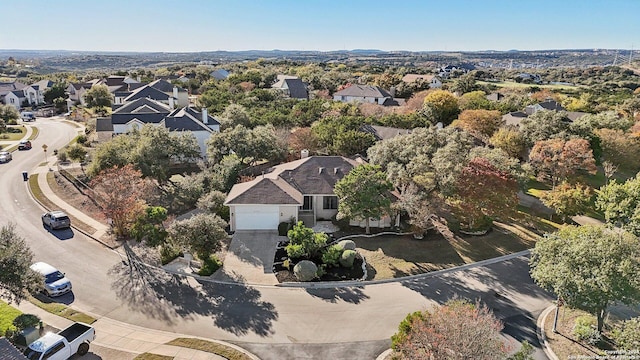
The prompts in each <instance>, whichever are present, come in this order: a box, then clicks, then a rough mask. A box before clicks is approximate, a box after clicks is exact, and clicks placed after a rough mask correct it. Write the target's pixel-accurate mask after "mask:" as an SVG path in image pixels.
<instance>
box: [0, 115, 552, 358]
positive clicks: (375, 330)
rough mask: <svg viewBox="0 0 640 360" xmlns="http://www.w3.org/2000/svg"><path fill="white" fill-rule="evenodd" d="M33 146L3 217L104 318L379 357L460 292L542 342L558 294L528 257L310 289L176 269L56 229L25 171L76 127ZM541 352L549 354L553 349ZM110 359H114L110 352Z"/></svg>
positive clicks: (51, 131) (13, 180)
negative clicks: (545, 314) (140, 262)
mask: <svg viewBox="0 0 640 360" xmlns="http://www.w3.org/2000/svg"><path fill="white" fill-rule="evenodd" d="M35 126H37V127H38V128H39V129H40V135H39V136H38V138H37V139H36V140H34V141H33V149H32V150H29V151H20V152H15V153H14V159H13V160H12V161H11V162H10V163H8V164H1V165H0V189H5V190H4V191H3V192H2V196H0V224H6V223H9V222H13V223H15V224H16V226H17V230H18V232H19V233H20V234H21V235H22V236H23V237H25V239H26V240H27V242H28V243H29V245H30V247H31V249H32V250H33V252H34V254H35V259H36V260H37V261H45V262H48V263H50V264H52V265H54V266H56V267H57V268H59V269H60V270H61V271H63V272H65V273H66V274H67V277H69V278H70V279H71V281H72V282H73V287H74V290H73V293H72V294H67V295H65V296H62V297H61V298H59V301H61V302H64V303H66V304H69V305H71V306H73V307H75V308H77V309H79V310H82V311H85V312H88V313H90V314H93V315H95V316H97V317H101V316H106V317H109V318H113V319H115V320H119V321H123V322H128V323H132V324H136V325H138V326H143V327H148V328H153V329H158V330H165V331H174V332H178V333H184V334H189V335H194V336H202V337H207V338H214V339H220V340H226V341H230V342H233V343H236V344H238V345H240V346H242V347H244V348H246V349H248V350H250V351H252V352H254V353H255V354H256V355H258V356H259V357H261V358H262V359H325V358H331V359H354V358H357V359H372V358H375V357H376V356H377V355H378V354H379V353H381V352H382V351H384V350H385V349H387V348H388V347H389V344H390V340H389V338H390V336H391V335H392V334H393V333H394V332H395V331H396V329H397V326H398V324H399V322H400V321H401V320H402V319H403V318H404V317H405V316H406V315H407V314H408V313H410V312H413V311H416V310H422V309H426V308H428V307H430V306H433V305H434V304H437V303H444V302H446V301H447V300H448V299H450V298H453V297H455V296H458V297H464V298H469V299H472V300H476V299H479V300H481V301H482V302H484V303H486V304H487V305H488V306H489V307H491V308H492V309H493V310H494V311H495V313H496V315H497V316H498V317H499V318H500V319H502V320H503V321H504V322H505V330H504V334H505V337H506V338H507V339H509V341H511V342H512V343H514V344H515V343H516V342H520V341H522V340H527V341H529V342H530V343H532V344H534V345H536V346H538V344H537V343H538V342H537V338H536V336H535V319H536V318H537V316H538V314H539V313H540V312H542V310H544V308H545V307H547V306H548V305H549V301H550V299H551V298H550V296H549V294H547V293H545V292H543V291H542V290H540V289H539V288H538V287H537V286H535V285H534V284H533V282H532V281H531V279H530V278H529V275H528V271H529V267H528V263H527V259H526V258H516V259H512V260H509V261H505V262H501V263H496V264H492V265H488V266H483V267H478V268H473V269H468V270H465V271H459V272H452V273H447V274H443V275H440V276H436V277H430V278H427V279H423V280H413V281H405V282H395V283H387V284H378V285H370V286H363V287H353V288H337V289H301V288H278V287H260V286H246V285H242V284H238V285H229V284H220V283H215V282H209V281H197V280H195V279H193V278H184V277H180V276H175V275H170V274H167V273H164V272H162V271H158V270H155V269H152V268H147V267H144V266H136V265H135V262H127V263H126V264H125V263H123V262H122V261H121V258H120V256H119V255H118V254H116V253H115V252H113V251H111V250H109V249H107V248H105V247H103V246H102V245H100V244H98V243H97V242H96V241H94V240H92V239H90V238H88V237H86V236H84V235H83V234H81V233H79V232H75V231H72V230H61V231H47V230H46V229H44V228H43V227H42V224H41V222H40V215H41V214H42V212H43V210H42V209H41V208H40V206H39V205H37V204H36V203H35V202H34V201H33V200H32V199H31V198H30V196H29V195H28V192H27V186H26V183H25V182H23V181H22V176H21V172H22V171H24V170H30V169H33V168H35V167H36V166H38V165H39V164H41V163H42V162H44V160H45V155H44V152H43V151H42V144H47V145H48V149H49V151H52V149H57V148H60V147H62V146H63V145H64V144H66V143H67V142H68V141H69V140H70V139H71V138H73V137H74V136H75V135H76V130H75V129H74V128H73V127H71V126H70V125H68V124H65V123H63V122H61V121H59V120H57V119H55V118H53V119H46V118H39V119H38V120H37V121H36V122H35ZM536 357H537V358H539V359H545V358H546V357H544V355H543V354H541V353H540V354H537V355H536ZM105 359H106V357H105Z"/></svg>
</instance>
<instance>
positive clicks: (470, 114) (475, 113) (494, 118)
mask: <svg viewBox="0 0 640 360" xmlns="http://www.w3.org/2000/svg"><path fill="white" fill-rule="evenodd" d="M454 124H455V125H456V126H457V127H459V128H461V129H464V130H466V131H468V132H469V133H470V134H472V135H474V136H477V137H479V138H481V139H488V138H490V137H491V136H492V135H493V133H495V132H496V131H497V130H498V129H499V128H500V126H501V125H502V115H501V114H500V112H499V111H497V110H465V111H463V112H462V113H460V115H458V120H457V121H455V122H454Z"/></svg>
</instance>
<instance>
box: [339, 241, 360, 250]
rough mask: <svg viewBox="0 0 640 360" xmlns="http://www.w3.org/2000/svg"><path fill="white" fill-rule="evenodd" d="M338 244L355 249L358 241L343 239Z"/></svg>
mask: <svg viewBox="0 0 640 360" xmlns="http://www.w3.org/2000/svg"><path fill="white" fill-rule="evenodd" d="M338 246H340V247H341V248H342V249H343V250H355V249H356V243H355V242H354V241H353V240H341V241H340V242H338Z"/></svg>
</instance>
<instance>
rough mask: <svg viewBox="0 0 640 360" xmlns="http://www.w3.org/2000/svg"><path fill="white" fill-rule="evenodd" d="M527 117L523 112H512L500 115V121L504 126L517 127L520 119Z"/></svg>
mask: <svg viewBox="0 0 640 360" xmlns="http://www.w3.org/2000/svg"><path fill="white" fill-rule="evenodd" d="M527 116H528V115H527V114H526V113H525V112H523V111H514V112H510V113H508V114H504V115H502V121H503V122H504V124H505V125H510V126H516V127H519V126H520V123H521V122H522V119H524V118H526V117H527Z"/></svg>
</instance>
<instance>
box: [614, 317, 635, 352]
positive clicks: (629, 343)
mask: <svg viewBox="0 0 640 360" xmlns="http://www.w3.org/2000/svg"><path fill="white" fill-rule="evenodd" d="M613 339H614V340H615V342H616V345H618V348H619V349H623V350H635V349H640V317H635V318H633V319H630V320H627V321H625V322H624V323H623V324H622V328H621V329H620V330H616V331H614V332H613Z"/></svg>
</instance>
